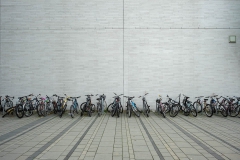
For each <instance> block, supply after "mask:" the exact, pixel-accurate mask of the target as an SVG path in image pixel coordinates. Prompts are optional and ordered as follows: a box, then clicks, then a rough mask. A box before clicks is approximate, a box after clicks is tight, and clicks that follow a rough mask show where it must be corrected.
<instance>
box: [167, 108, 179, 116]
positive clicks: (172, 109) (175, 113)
mask: <svg viewBox="0 0 240 160" xmlns="http://www.w3.org/2000/svg"><path fill="white" fill-rule="evenodd" d="M178 110H179V109H178V105H173V106H172V108H171V109H170V111H169V115H170V116H171V117H175V116H176V115H177V114H178Z"/></svg>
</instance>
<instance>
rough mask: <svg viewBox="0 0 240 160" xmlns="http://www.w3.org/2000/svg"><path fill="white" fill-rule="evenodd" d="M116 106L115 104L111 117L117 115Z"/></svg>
mask: <svg viewBox="0 0 240 160" xmlns="http://www.w3.org/2000/svg"><path fill="white" fill-rule="evenodd" d="M116 108H117V107H116V104H115V106H113V109H112V110H111V115H112V117H113V116H114V115H115V113H116Z"/></svg>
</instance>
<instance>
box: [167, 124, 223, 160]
mask: <svg viewBox="0 0 240 160" xmlns="http://www.w3.org/2000/svg"><path fill="white" fill-rule="evenodd" d="M166 120H167V121H168V122H170V123H171V124H172V125H174V126H175V127H176V128H177V129H179V130H180V131H181V132H183V133H184V134H185V135H186V136H187V137H189V138H191V139H192V140H193V141H194V142H195V143H197V144H198V145H199V146H201V147H202V148H203V149H204V150H205V151H207V152H208V153H210V154H211V155H212V156H214V157H215V158H216V159H218V160H224V158H223V157H221V156H220V155H218V154H217V153H216V152H214V151H213V150H211V149H210V148H209V147H207V146H206V145H205V144H203V143H202V142H200V141H199V140H198V139H196V138H195V137H193V136H192V135H191V134H190V133H188V132H186V131H185V130H184V129H182V128H181V127H179V126H178V125H177V124H175V123H174V122H173V121H171V120H169V119H166Z"/></svg>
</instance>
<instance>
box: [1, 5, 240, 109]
mask: <svg viewBox="0 0 240 160" xmlns="http://www.w3.org/2000/svg"><path fill="white" fill-rule="evenodd" d="M239 15H240V1H239V0H218V1H208V0H199V1H190V0H182V1H178V0H151V1H147V0H135V1H133V0H124V1H123V0H89V1H74V0H64V1H57V0H49V1H42V0H28V1H22V0H1V25H0V26H1V39H0V40H1V42H0V44H1V53H0V58H1V59H0V61H1V62H0V65H1V67H0V73H1V76H0V82H1V83H0V95H6V94H9V95H15V96H21V95H25V94H29V93H35V94H37V93H42V94H48V95H51V94H53V93H57V94H60V95H63V93H67V94H69V95H71V96H78V95H82V96H83V95H85V94H90V93H94V94H97V93H105V94H106V95H107V102H108V104H109V103H110V102H111V101H112V98H111V97H112V96H113V92H116V93H119V94H121V93H123V92H124V94H125V95H130V96H139V95H142V94H144V92H145V91H146V92H149V93H150V94H149V95H148V101H149V104H150V105H151V106H154V105H155V99H156V98H157V96H158V94H161V95H162V96H163V97H165V96H166V95H167V94H168V95H169V96H171V97H176V96H177V95H178V94H179V93H184V94H186V95H189V96H190V97H194V96H198V95H199V96H200V95H205V96H207V95H210V94H212V93H216V94H220V95H230V96H232V95H240V72H239V69H240V43H239V37H240V16H239ZM229 35H236V36H237V43H236V44H231V43H228V36H229ZM83 97H84V96H83ZM94 99H95V98H94ZM84 100H85V97H84V98H81V99H80V101H81V102H82V101H84ZM192 100H193V99H192ZM135 101H136V102H137V104H139V105H140V102H141V101H140V99H136V100H135ZM153 108H154V107H153Z"/></svg>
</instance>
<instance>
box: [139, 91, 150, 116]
mask: <svg viewBox="0 0 240 160" xmlns="http://www.w3.org/2000/svg"><path fill="white" fill-rule="evenodd" d="M146 95H148V93H145V94H144V95H143V96H139V97H138V98H141V97H142V101H143V114H144V115H146V116H147V117H148V116H149V113H150V106H149V105H148V104H147V100H146V98H145V96H146Z"/></svg>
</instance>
